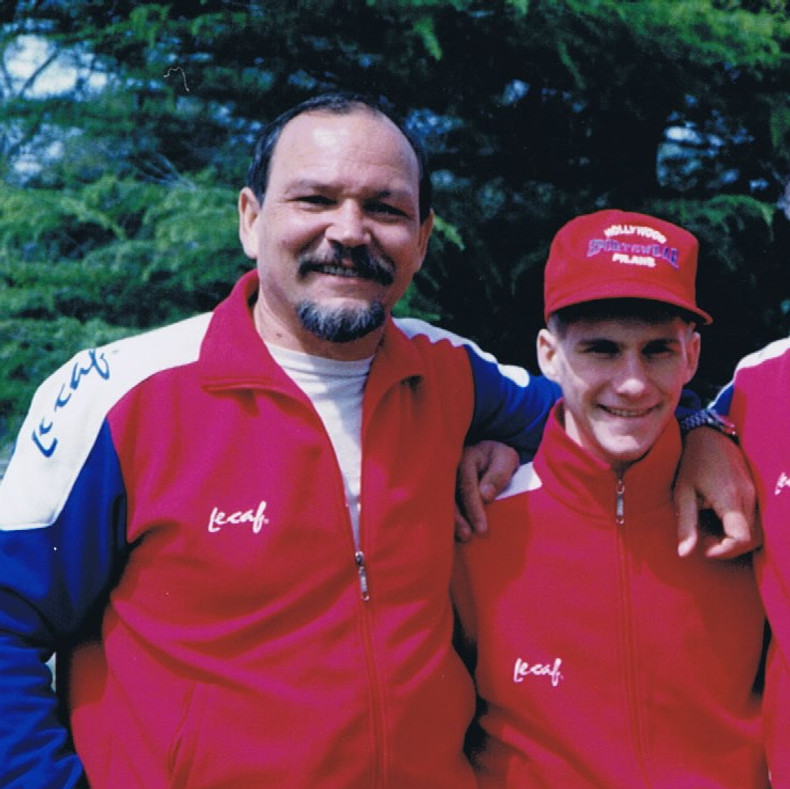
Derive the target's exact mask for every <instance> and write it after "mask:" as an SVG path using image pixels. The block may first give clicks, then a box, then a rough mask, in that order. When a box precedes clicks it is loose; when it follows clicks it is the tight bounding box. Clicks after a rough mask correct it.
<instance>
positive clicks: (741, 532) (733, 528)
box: [702, 511, 762, 559]
mask: <svg viewBox="0 0 790 789" xmlns="http://www.w3.org/2000/svg"><path fill="white" fill-rule="evenodd" d="M720 517H721V524H722V529H723V532H724V536H723V537H713V536H712V537H706V538H704V539H703V541H702V547H703V551H704V553H705V556H707V557H708V558H709V559H734V558H735V557H736V556H742V555H743V554H745V553H749V552H750V551H753V550H755V549H756V548H759V547H760V545H762V530H761V528H760V523H759V520H758V519H757V518H756V517H754V516H752V517H750V518H747V517H745V516H744V513H742V512H739V511H730V512H725V513H724V514H723V515H722V516H720Z"/></svg>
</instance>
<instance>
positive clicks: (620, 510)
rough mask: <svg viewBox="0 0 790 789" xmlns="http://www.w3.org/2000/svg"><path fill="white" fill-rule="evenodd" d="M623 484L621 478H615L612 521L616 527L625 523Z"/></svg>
mask: <svg viewBox="0 0 790 789" xmlns="http://www.w3.org/2000/svg"><path fill="white" fill-rule="evenodd" d="M624 497H625V482H624V481H623V478H622V477H618V478H617V503H616V504H615V510H614V512H615V514H614V520H615V523H616V524H617V525H618V526H622V525H623V524H624V523H625V502H624V500H623V499H624Z"/></svg>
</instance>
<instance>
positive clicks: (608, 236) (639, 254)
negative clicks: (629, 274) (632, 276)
mask: <svg viewBox="0 0 790 789" xmlns="http://www.w3.org/2000/svg"><path fill="white" fill-rule="evenodd" d="M603 234H604V236H605V238H593V239H590V241H589V242H588V244H587V257H588V258H590V257H594V256H595V255H600V254H601V253H602V252H609V253H611V255H612V262H613V263H625V264H626V265H630V266H647V267H648V268H655V267H656V262H657V261H658V260H664V261H666V262H667V263H669V264H670V265H671V266H672V267H673V268H677V267H678V249H677V247H672V246H670V245H669V244H667V237H666V236H665V235H664V234H663V233H661V232H659V231H658V230H656V229H655V228H653V227H647V226H646V225H611V226H610V227H607V228H606V230H604V231H603ZM622 237H626V238H627V239H628V240H626V241H623V240H622Z"/></svg>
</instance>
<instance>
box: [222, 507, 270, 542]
mask: <svg viewBox="0 0 790 789" xmlns="http://www.w3.org/2000/svg"><path fill="white" fill-rule="evenodd" d="M265 513H266V502H265V501H261V503H260V504H258V508H257V509H249V510H236V511H235V512H230V513H228V512H223V511H222V510H221V509H220V508H219V507H214V509H212V510H211V515H210V516H209V519H208V530H209V532H210V533H211V534H216V533H217V532H220V531H222V530H223V529H226V528H227V527H229V526H241V525H243V524H245V523H249V524H250V526H251V527H252V533H253V534H259V533H260V531H261V529H263V527H264V526H265V525H266V524H267V523H269V519H268V518H267V517H266V514H265Z"/></svg>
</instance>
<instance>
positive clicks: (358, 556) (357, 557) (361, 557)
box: [354, 551, 370, 603]
mask: <svg viewBox="0 0 790 789" xmlns="http://www.w3.org/2000/svg"><path fill="white" fill-rule="evenodd" d="M354 561H355V562H356V563H357V572H358V573H359V588H360V591H361V592H362V599H363V600H364V601H365V602H366V603H367V601H368V600H370V593H369V592H368V572H367V570H366V569H365V554H364V553H362V551H357V552H356V553H355V554H354Z"/></svg>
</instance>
